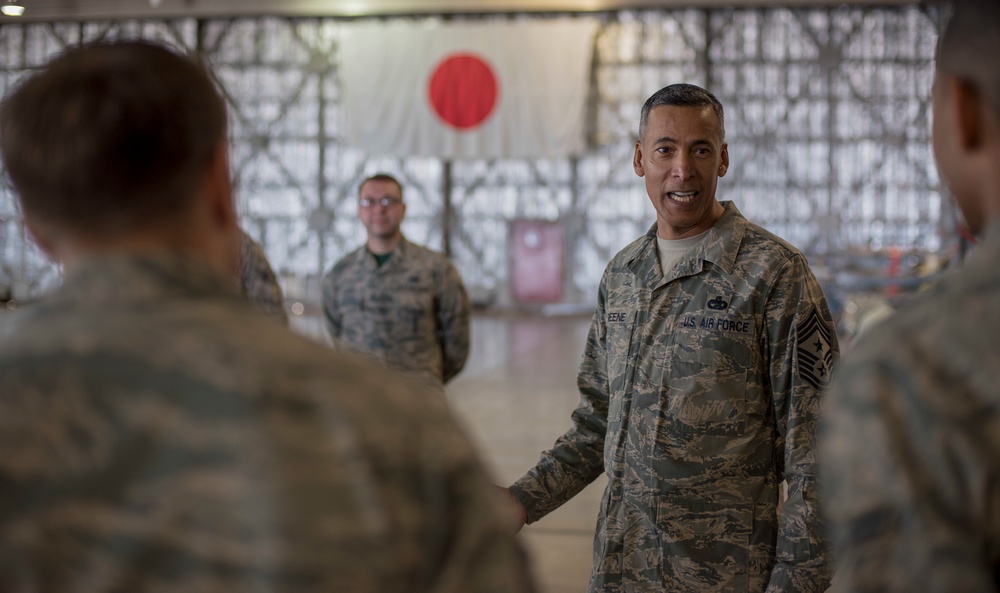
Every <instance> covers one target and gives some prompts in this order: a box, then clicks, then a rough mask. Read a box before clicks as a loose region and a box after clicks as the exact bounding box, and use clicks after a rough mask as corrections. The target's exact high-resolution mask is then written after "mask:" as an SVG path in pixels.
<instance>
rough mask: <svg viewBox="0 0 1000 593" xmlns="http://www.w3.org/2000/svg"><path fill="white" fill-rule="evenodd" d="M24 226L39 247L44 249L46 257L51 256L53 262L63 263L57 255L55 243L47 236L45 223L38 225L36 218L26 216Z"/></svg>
mask: <svg viewBox="0 0 1000 593" xmlns="http://www.w3.org/2000/svg"><path fill="white" fill-rule="evenodd" d="M24 227H25V228H26V229H27V230H28V236H29V237H31V240H32V241H34V242H35V245H38V248H39V249H41V250H42V252H43V253H44V254H45V257H47V258H49V259H50V260H52V261H53V262H56V263H61V259H60V258H59V256H58V255H57V250H56V248H55V245H54V243H53V242H52V241H51V240H49V239H48V238H47V237H46V233H45V231H44V225H38V224H36V223H35V221H34V219H32V218H31V217H29V216H25V218H24Z"/></svg>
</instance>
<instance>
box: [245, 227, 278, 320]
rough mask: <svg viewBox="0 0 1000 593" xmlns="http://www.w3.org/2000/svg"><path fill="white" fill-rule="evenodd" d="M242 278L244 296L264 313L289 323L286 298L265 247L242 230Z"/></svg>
mask: <svg viewBox="0 0 1000 593" xmlns="http://www.w3.org/2000/svg"><path fill="white" fill-rule="evenodd" d="M240 234H241V235H242V241H241V243H240V279H241V281H242V283H241V286H242V287H243V294H244V296H246V297H247V299H249V301H250V302H251V303H253V304H254V306H256V307H257V308H258V309H260V310H261V311H262V312H263V313H264V314H266V315H269V316H271V317H273V318H274V319H275V320H277V321H279V322H281V323H282V324H284V325H288V315H287V314H286V313H285V300H284V297H283V296H282V294H281V286H280V285H279V284H278V278H277V277H276V276H275V275H274V270H272V269H271V264H270V263H268V261H267V256H266V255H265V254H264V248H263V247H261V246H260V243H258V242H256V241H254V240H253V239H252V238H251V237H250V235H248V234H246V232H245V231H243V230H240Z"/></svg>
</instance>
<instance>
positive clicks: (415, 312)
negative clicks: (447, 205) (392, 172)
mask: <svg viewBox="0 0 1000 593" xmlns="http://www.w3.org/2000/svg"><path fill="white" fill-rule="evenodd" d="M402 191H403V190H402V186H401V185H400V184H399V182H398V181H396V179H394V178H393V177H391V176H389V175H385V174H378V175H374V176H372V177H370V178H368V179H366V180H365V181H364V182H362V184H361V187H360V189H359V205H358V217H359V218H360V219H361V221H362V223H363V224H364V225H365V229H366V230H367V232H368V241H367V243H366V244H365V245H364V246H362V247H360V248H358V249H357V250H355V251H353V252H352V253H350V254H348V255H347V256H345V257H344V258H343V259H342V260H340V261H339V262H337V264H336V265H335V266H334V267H333V269H331V270H330V272H329V273H327V275H326V277H325V278H324V279H323V312H324V315H325V317H326V326H327V329H328V331H329V332H330V336H331V337H332V338H333V339H334V342H335V343H337V344H341V345H344V346H346V347H348V348H351V349H355V350H358V351H360V352H365V353H368V354H370V355H372V356H374V357H375V358H376V359H378V360H380V361H382V362H385V363H387V364H389V365H390V366H392V367H394V368H396V369H398V370H401V371H403V372H405V373H407V374H410V375H412V376H415V377H418V378H420V379H422V380H425V381H427V382H428V383H430V384H432V385H436V386H438V387H441V386H443V385H444V384H445V383H447V382H448V381H449V380H451V379H452V377H454V376H455V375H457V374H458V373H459V371H461V370H462V367H464V366H465V361H466V359H467V358H468V356H469V322H470V321H469V319H470V305H469V297H468V295H467V294H466V291H465V286H464V285H463V284H462V278H461V277H460V276H459V274H458V271H457V270H456V269H455V267H454V266H453V265H452V264H451V262H450V261H448V258H447V257H445V256H444V255H442V254H440V253H437V252H434V251H431V250H430V249H427V248H425V247H421V246H420V245H417V244H415V243H411V242H410V241H408V240H406V238H405V237H403V235H402V232H401V231H400V222H401V221H402V219H403V216H404V213H405V210H406V205H405V204H404V203H403V197H402V196H403V193H402Z"/></svg>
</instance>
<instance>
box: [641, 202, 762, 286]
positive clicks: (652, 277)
mask: <svg viewBox="0 0 1000 593" xmlns="http://www.w3.org/2000/svg"><path fill="white" fill-rule="evenodd" d="M720 203H721V204H722V207H723V212H722V216H721V217H719V220H718V221H716V223H715V225H714V226H713V227H712V228H710V229H709V230H708V233H707V234H706V236H705V239H704V240H703V241H702V242H701V243H700V244H699V245H698V247H697V251H696V254H695V256H694V257H692V258H691V259H690V260H688V261H687V262H685V263H682V264H681V266H680V268H679V272H678V274H677V275H676V276H673V277H671V278H665V277H664V276H663V272H662V271H661V270H660V263H659V259H658V258H657V255H656V224H655V223H654V224H653V226H652V227H650V229H649V230H648V231H646V236H645V237H644V238H643V240H642V241H638V242H637V243H636V244H635V245H634V247H633V249H632V252H631V253H629V254H627V255H626V266H627V267H628V268H629V269H630V270H632V272H634V273H635V275H636V276H638V277H639V279H640V280H641V281H642V282H643V283H644V284H646V285H647V286H650V287H658V286H660V285H661V284H664V283H665V282H667V281H669V280H672V279H673V278H676V277H682V276H690V275H693V274H697V273H698V272H700V271H701V270H702V269H703V263H702V262H706V261H707V262H711V263H713V264H715V265H717V266H719V267H720V268H722V269H723V270H725V272H726V273H727V274H731V273H732V272H733V269H734V268H735V266H736V256H737V255H738V254H739V248H740V244H741V243H742V242H743V237H744V235H746V229H747V220H746V218H744V217H743V215H742V214H741V213H740V211H739V209H738V208H737V207H736V205H735V204H733V203H732V202H730V201H726V202H720Z"/></svg>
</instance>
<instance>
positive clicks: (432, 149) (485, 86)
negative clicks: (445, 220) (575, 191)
mask: <svg viewBox="0 0 1000 593" xmlns="http://www.w3.org/2000/svg"><path fill="white" fill-rule="evenodd" d="M345 28H346V30H345V31H344V35H343V37H342V38H341V44H340V56H341V59H340V64H341V66H340V75H341V83H342V100H343V102H342V105H343V108H344V116H345V120H346V121H345V130H344V135H345V140H346V142H347V143H348V144H349V145H353V146H356V147H359V148H362V149H364V150H366V151H368V152H371V153H374V154H388V155H398V156H411V155H412V156H435V157H440V158H447V159H489V158H526V157H537V158H555V157H565V156H570V155H575V154H580V153H582V152H583V151H584V149H585V125H584V123H585V121H584V118H585V112H586V101H587V93H588V83H589V74H590V64H591V57H592V54H593V46H594V35H595V34H596V32H597V22H596V21H595V20H593V19H590V18H586V17H583V18H575V19H569V18H565V19H562V18H559V19H545V20H536V21H530V22H516V21H515V22H506V21H505V22H474V23H470V22H467V23H448V22H444V23H433V24H427V23H413V22H387V23H385V22H358V23H353V24H350V25H346V26H345Z"/></svg>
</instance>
